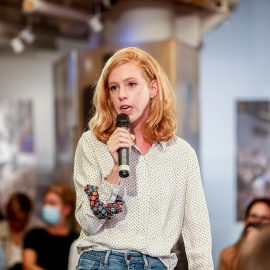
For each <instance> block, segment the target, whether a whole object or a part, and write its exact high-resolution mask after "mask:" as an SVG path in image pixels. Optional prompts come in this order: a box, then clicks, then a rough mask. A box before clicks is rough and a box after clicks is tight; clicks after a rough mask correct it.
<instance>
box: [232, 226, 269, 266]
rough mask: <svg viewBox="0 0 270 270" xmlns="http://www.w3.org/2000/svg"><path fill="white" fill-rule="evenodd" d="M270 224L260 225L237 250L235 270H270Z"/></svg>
mask: <svg viewBox="0 0 270 270" xmlns="http://www.w3.org/2000/svg"><path fill="white" fill-rule="evenodd" d="M269 250H270V224H261V225H259V226H258V227H257V232H256V233H250V234H249V239H247V240H245V241H244V242H243V245H242V246H241V248H240V250H239V263H238V268H237V270H269V269H270V256H269Z"/></svg>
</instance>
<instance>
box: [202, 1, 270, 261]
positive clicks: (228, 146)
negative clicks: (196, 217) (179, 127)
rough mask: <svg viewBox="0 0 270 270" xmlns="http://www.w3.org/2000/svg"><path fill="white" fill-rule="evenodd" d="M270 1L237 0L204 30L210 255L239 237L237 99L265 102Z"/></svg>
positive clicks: (204, 154) (269, 87)
mask: <svg viewBox="0 0 270 270" xmlns="http://www.w3.org/2000/svg"><path fill="white" fill-rule="evenodd" d="M269 12H270V2H269V1H268V0H261V1H252V0H239V1H238V8H237V9H236V11H235V12H234V14H233V15H232V17H231V18H230V19H229V20H228V21H226V22H225V23H223V24H222V25H221V26H220V27H218V28H216V29H215V30H213V31H212V32H211V33H209V34H207V35H206V36H205V37H204V40H203V48H202V50H201V55H200V105H201V110H200V120H201V134H200V135H201V136H200V143H201V161H202V162H201V169H202V175H203V180H204V187H205V192H206V198H207V203H208V208H209V213H210V220H211V227H212V237H213V256H214V261H215V264H216V266H217V263H218V256H219V252H220V250H221V249H222V248H224V247H226V246H229V245H231V244H233V243H234V242H236V241H237V240H238V237H239V235H240V233H241V231H242V229H243V223H242V222H237V221H236V196H237V186H236V169H237V168H236V150H237V149H236V142H237V138H236V124H237V122H236V119H237V118H236V116H237V115H236V112H237V111H236V110H237V108H236V101H241V100H249V101H254V100H255V101H256V100H268V101H270V84H269V70H270V54H269V43H270V31H269V26H270V16H269Z"/></svg>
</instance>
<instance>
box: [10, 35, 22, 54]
mask: <svg viewBox="0 0 270 270" xmlns="http://www.w3.org/2000/svg"><path fill="white" fill-rule="evenodd" d="M10 46H11V48H12V49H13V51H14V52H15V53H22V52H23V51H24V49H25V46H24V44H23V42H22V40H21V39H20V38H19V37H15V38H13V39H12V40H11V41H10Z"/></svg>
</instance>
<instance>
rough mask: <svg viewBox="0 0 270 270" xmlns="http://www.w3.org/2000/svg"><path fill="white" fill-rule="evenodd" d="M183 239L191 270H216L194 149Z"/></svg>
mask: <svg viewBox="0 0 270 270" xmlns="http://www.w3.org/2000/svg"><path fill="white" fill-rule="evenodd" d="M183 239H184V243H185V248H186V253H187V259H188V264H189V269H192V270H197V269H200V270H212V269H214V266H213V259H212V239H211V230H210V222H209V216H208V210H207V206H206V201H205V196H204V190H203V186H202V181H201V176H200V168H199V164H198V160H197V156H196V153H195V151H194V150H193V149H192V151H191V155H190V158H189V162H188V181H187V186H186V203H185V215H184V223H183Z"/></svg>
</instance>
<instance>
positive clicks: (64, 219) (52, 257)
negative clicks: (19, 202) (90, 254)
mask: <svg viewBox="0 0 270 270" xmlns="http://www.w3.org/2000/svg"><path fill="white" fill-rule="evenodd" d="M74 203H75V193H74V191H73V190H72V189H71V188H70V187H69V186H67V185H64V184H54V185H52V186H50V187H49V188H48V189H47V191H46V192H45V196H44V204H43V208H42V218H43V220H44V221H45V223H46V224H47V225H46V227H45V228H44V229H33V230H32V231H30V232H29V233H28V234H27V235H26V237H25V240H24V252H23V267H24V270H42V269H46V270H67V267H68V255H69V249H70V246H71V244H72V243H73V241H74V240H75V239H76V238H78V234H77V233H75V232H72V231H71V230H70V228H69V225H68V224H69V218H70V217H71V216H72V215H73V213H74Z"/></svg>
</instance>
